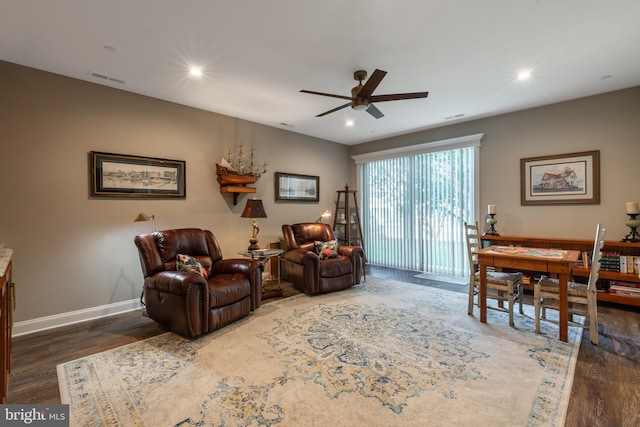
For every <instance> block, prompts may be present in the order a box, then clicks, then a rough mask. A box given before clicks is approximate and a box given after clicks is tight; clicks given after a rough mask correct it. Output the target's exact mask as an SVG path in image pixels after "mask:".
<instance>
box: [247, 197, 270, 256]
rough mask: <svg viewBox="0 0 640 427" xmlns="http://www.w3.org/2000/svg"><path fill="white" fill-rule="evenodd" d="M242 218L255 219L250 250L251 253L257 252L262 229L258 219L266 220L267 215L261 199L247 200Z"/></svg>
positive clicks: (250, 239)
mask: <svg viewBox="0 0 640 427" xmlns="http://www.w3.org/2000/svg"><path fill="white" fill-rule="evenodd" d="M240 216H241V217H242V218H253V223H252V224H251V225H252V226H253V234H252V235H251V237H250V238H249V247H248V248H247V249H249V250H250V251H255V250H258V249H260V247H259V246H258V233H259V232H260V228H259V227H258V222H257V221H256V218H266V217H267V213H266V212H265V211H264V207H263V206H262V200H260V199H249V200H247V204H246V206H245V207H244V210H243V211H242V215H240Z"/></svg>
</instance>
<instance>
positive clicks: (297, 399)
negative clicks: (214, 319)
mask: <svg viewBox="0 0 640 427" xmlns="http://www.w3.org/2000/svg"><path fill="white" fill-rule="evenodd" d="M527 308H528V309H530V310H529V311H527V313H528V315H526V316H521V315H516V317H515V321H516V328H515V329H514V328H510V327H509V326H508V319H507V315H506V314H504V313H500V312H496V311H494V310H489V311H488V323H487V324H482V323H480V322H479V320H478V318H477V317H476V316H469V315H467V296H466V295H465V294H463V293H455V292H449V291H443V290H440V289H435V288H429V287H424V286H418V285H411V284H407V283H400V282H394V281H389V280H382V279H377V278H375V277H368V278H367V281H366V282H365V283H363V284H361V285H358V286H355V287H353V288H352V289H350V290H347V291H342V292H336V293H332V294H327V295H321V296H315V297H309V296H307V295H304V294H301V295H297V296H295V297H291V298H287V299H283V300H280V301H277V302H275V303H271V304H267V305H263V306H262V307H261V308H260V309H259V310H257V311H256V312H254V313H252V314H251V315H250V316H249V317H247V318H245V319H243V320H241V321H238V322H235V323H234V324H232V325H230V326H227V327H226V328H223V329H221V330H218V331H216V332H214V333H212V334H209V335H207V336H204V337H202V338H200V339H197V340H187V339H184V338H181V337H179V336H177V335H174V334H172V333H166V334H163V335H160V336H157V337H154V338H150V339H147V340H144V341H140V342H138V343H134V344H130V345H127V346H124V347H120V348H117V349H114V350H110V351H107V352H104V353H99V354H95V355H91V356H89V357H85V358H82V359H78V360H75V361H72V362H68V363H65V364H61V365H59V366H58V379H59V385H60V395H61V399H62V402H63V403H68V404H69V405H70V414H71V424H72V425H76V426H117V425H120V426H134V425H136V426H138V425H139V426H196V425H197V426H332V427H333V426H360V425H367V426H391V425H397V426H400V425H401V426H451V425H456V426H479V425H491V426H562V425H564V416H565V412H566V407H567V403H568V398H569V394H570V391H571V385H572V380H573V370H574V366H575V360H576V358H577V353H578V349H579V344H578V342H579V337H580V336H581V335H582V330H580V329H578V328H569V336H570V337H569V338H570V342H569V343H562V342H560V341H558V340H557V339H556V335H557V329H556V327H555V325H547V324H545V325H544V329H543V334H541V335H537V334H535V333H534V332H533V329H534V322H533V319H532V318H531V316H532V310H531V307H527ZM476 314H477V313H476Z"/></svg>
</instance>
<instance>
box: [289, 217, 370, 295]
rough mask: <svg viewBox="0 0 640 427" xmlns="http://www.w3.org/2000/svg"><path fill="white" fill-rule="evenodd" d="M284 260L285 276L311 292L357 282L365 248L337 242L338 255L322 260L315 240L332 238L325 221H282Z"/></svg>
mask: <svg viewBox="0 0 640 427" xmlns="http://www.w3.org/2000/svg"><path fill="white" fill-rule="evenodd" d="M282 234H283V237H284V246H285V247H284V262H285V271H286V273H287V280H289V281H290V282H291V283H293V285H294V286H295V287H296V288H298V289H299V290H301V291H302V292H304V293H306V294H310V295H314V294H320V293H325V292H333V291H340V290H343V289H347V288H350V287H351V286H353V285H354V284H358V283H360V278H361V277H362V273H363V271H362V269H363V268H364V263H363V260H364V252H363V250H362V248H361V247H358V246H339V247H338V255H337V257H335V258H332V259H323V260H321V259H320V257H319V256H318V254H317V253H316V248H315V243H316V242H317V241H320V242H326V241H331V240H335V237H334V234H333V230H332V229H331V227H330V226H329V225H327V224H321V223H315V222H310V223H300V224H292V225H286V224H285V225H283V226H282Z"/></svg>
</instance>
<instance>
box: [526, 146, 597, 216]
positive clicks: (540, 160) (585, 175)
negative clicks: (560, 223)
mask: <svg viewBox="0 0 640 427" xmlns="http://www.w3.org/2000/svg"><path fill="white" fill-rule="evenodd" d="M520 186H521V190H520V204H522V205H565V204H598V203H600V151H599V150H595V151H584V152H580V153H570V154H558V155H555V156H543V157H530V158H527V159H520Z"/></svg>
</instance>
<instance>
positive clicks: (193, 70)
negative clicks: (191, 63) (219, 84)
mask: <svg viewBox="0 0 640 427" xmlns="http://www.w3.org/2000/svg"><path fill="white" fill-rule="evenodd" d="M189 74H191V75H192V76H197V77H200V76H201V75H202V70H201V69H200V68H197V67H192V68H191V69H190V70H189Z"/></svg>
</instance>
